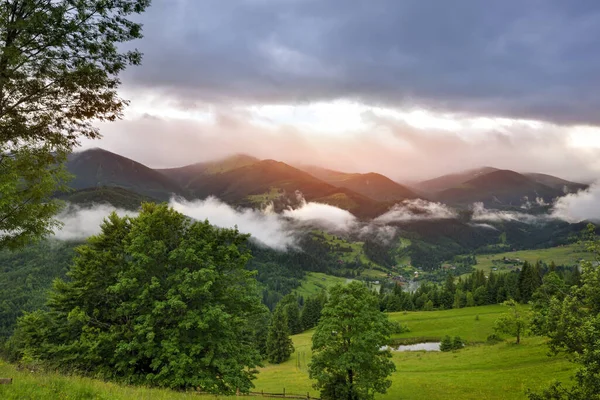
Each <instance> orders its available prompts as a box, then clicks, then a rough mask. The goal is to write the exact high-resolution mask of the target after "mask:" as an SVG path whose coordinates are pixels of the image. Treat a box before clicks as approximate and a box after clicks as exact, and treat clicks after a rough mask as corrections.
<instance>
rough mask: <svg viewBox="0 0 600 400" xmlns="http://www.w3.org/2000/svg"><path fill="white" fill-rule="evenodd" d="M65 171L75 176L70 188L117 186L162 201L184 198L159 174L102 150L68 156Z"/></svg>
mask: <svg viewBox="0 0 600 400" xmlns="http://www.w3.org/2000/svg"><path fill="white" fill-rule="evenodd" d="M67 170H68V171H69V172H70V173H72V174H73V175H75V178H74V179H73V180H72V181H71V182H70V186H71V187H72V188H73V189H87V188H92V187H101V186H111V187H115V186H116V187H121V188H124V189H127V190H129V191H132V192H135V193H138V194H141V195H144V196H149V197H152V198H154V199H157V200H161V201H163V200H168V199H169V198H170V197H171V195H172V194H178V195H185V191H184V190H183V189H182V188H181V186H180V185H178V184H177V183H176V182H174V181H172V180H171V179H169V178H168V177H166V176H165V175H163V174H161V173H160V172H157V171H155V170H153V169H151V168H148V167H146V166H145V165H143V164H140V163H138V162H136V161H133V160H131V159H129V158H126V157H123V156H120V155H118V154H115V153H111V152H110V151H106V150H103V149H91V150H86V151H82V152H79V153H73V154H71V155H70V156H69V159H68V161H67Z"/></svg>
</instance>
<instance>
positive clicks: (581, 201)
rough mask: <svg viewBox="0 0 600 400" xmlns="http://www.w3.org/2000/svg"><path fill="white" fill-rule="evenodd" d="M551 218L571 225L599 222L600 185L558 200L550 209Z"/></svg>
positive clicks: (594, 185)
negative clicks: (583, 222)
mask: <svg viewBox="0 0 600 400" xmlns="http://www.w3.org/2000/svg"><path fill="white" fill-rule="evenodd" d="M552 216H553V217H555V218H560V219H562V220H565V221H567V222H571V223H576V222H581V221H593V222H598V221H600V184H599V183H595V184H593V185H591V186H590V187H589V188H588V189H586V190H581V191H579V192H577V193H571V194H568V195H566V196H563V197H560V198H558V199H557V200H556V202H555V203H554V206H553V207H552Z"/></svg>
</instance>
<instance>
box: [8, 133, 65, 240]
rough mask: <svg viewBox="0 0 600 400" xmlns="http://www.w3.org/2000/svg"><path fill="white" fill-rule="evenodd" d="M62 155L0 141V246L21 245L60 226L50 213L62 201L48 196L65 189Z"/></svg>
mask: <svg viewBox="0 0 600 400" xmlns="http://www.w3.org/2000/svg"><path fill="white" fill-rule="evenodd" d="M62 159H64V154H56V155H53V154H50V153H49V151H48V149H47V148H27V147H21V148H16V147H14V146H11V145H10V144H7V143H4V144H2V143H0V232H2V234H1V235H0V248H9V249H15V248H18V247H22V246H24V245H25V244H27V243H28V242H31V241H33V240H34V239H37V238H39V237H42V236H45V235H47V234H49V233H51V232H52V231H53V229H54V228H57V227H58V226H60V224H59V223H58V221H56V220H54V219H53V218H52V217H53V216H54V215H55V214H56V213H57V212H58V211H59V210H60V208H61V202H60V201H58V200H48V197H49V196H50V195H51V194H52V193H53V192H54V191H55V190H65V189H66V186H65V182H66V179H67V177H68V174H67V173H66V172H65V170H64V167H63V166H62V164H61V163H60V160H62Z"/></svg>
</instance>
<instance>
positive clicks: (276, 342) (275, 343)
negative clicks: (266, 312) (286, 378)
mask: <svg viewBox="0 0 600 400" xmlns="http://www.w3.org/2000/svg"><path fill="white" fill-rule="evenodd" d="M285 307H286V306H285V305H281V304H280V305H279V306H278V307H276V308H275V312H274V313H273V317H272V318H271V325H270V326H269V334H268V336H267V359H268V360H269V362H272V363H274V364H280V363H282V362H284V361H287V360H288V359H289V358H290V355H291V354H292V353H293V352H294V345H293V343H292V339H290V330H289V327H288V318H287V314H286V312H285Z"/></svg>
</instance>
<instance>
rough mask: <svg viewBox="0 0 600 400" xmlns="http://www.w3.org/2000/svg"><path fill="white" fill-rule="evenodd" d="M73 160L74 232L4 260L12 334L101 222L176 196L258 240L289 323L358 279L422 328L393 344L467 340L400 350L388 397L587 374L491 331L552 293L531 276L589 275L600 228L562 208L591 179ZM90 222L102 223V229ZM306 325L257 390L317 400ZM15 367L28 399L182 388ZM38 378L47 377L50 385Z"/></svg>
mask: <svg viewBox="0 0 600 400" xmlns="http://www.w3.org/2000/svg"><path fill="white" fill-rule="evenodd" d="M67 166H68V169H69V172H70V173H71V174H73V175H75V176H76V178H75V179H74V180H73V183H72V187H73V191H71V192H62V193H57V194H56V197H57V198H59V199H61V200H63V201H65V202H66V204H67V205H68V208H66V209H65V211H64V212H63V214H61V216H60V218H63V221H64V223H65V226H64V228H63V229H64V230H67V231H69V232H71V234H70V235H71V236H68V237H69V239H67V240H65V239H61V237H62V236H60V235H57V238H50V239H47V240H45V241H42V242H39V243H37V244H32V245H29V246H27V247H25V248H23V249H21V250H19V251H16V252H9V251H0V288H3V290H2V291H1V293H2V294H1V295H0V305H2V308H1V309H0V336H2V337H3V338H4V339H6V338H8V337H9V336H10V334H11V333H12V332H13V329H14V327H15V323H16V321H17V318H19V317H20V316H21V315H23V314H24V313H26V312H32V311H35V310H38V309H42V310H46V309H48V306H47V305H46V300H47V297H46V296H47V293H48V290H49V289H50V288H51V286H52V281H53V280H54V279H55V278H61V279H69V278H68V276H67V275H66V272H67V271H68V269H69V266H70V265H71V263H72V257H73V256H74V255H75V254H76V250H75V249H76V248H77V247H78V246H80V245H82V244H84V243H85V240H86V238H87V236H89V235H90V234H93V233H94V232H96V231H94V229H97V227H96V228H94V227H93V226H91V227H90V226H89V224H90V223H92V224H98V223H99V221H101V218H104V217H106V216H107V213H108V212H109V211H110V210H111V209H114V210H117V211H118V213H119V215H125V214H129V215H131V216H132V217H135V216H136V215H138V213H139V210H140V205H141V204H142V203H145V202H163V203H164V202H168V204H169V205H170V206H172V207H175V208H177V207H179V208H180V209H181V210H183V212H184V213H185V212H188V211H189V212H190V214H188V215H190V216H193V218H194V219H199V220H203V219H208V220H209V221H210V222H211V223H213V224H215V225H217V226H219V227H222V228H230V227H234V226H237V227H239V229H240V232H241V233H248V234H249V238H250V240H249V241H248V242H247V244H246V245H245V248H247V250H248V251H249V253H250V254H251V255H252V258H251V259H250V260H249V261H248V263H247V264H246V269H247V270H250V271H255V272H254V273H255V275H254V276H255V279H256V280H257V281H258V285H259V286H258V287H259V291H260V293H261V296H262V304H263V305H265V306H266V307H267V308H268V310H270V311H271V312H272V313H274V312H275V311H276V310H277V309H279V308H281V307H283V308H285V309H286V310H288V311H286V312H289V313H291V314H289V316H288V318H298V320H300V318H301V317H302V321H304V316H302V315H303V314H302V313H304V312H305V310H306V309H307V307H308V304H309V303H310V302H312V303H310V304H314V302H315V301H323V300H322V299H324V298H326V296H327V294H326V293H327V292H328V291H330V290H331V288H332V287H334V286H335V285H343V286H346V285H348V284H349V283H350V282H354V281H358V282H364V284H365V285H366V286H367V287H368V288H369V289H370V290H371V291H373V292H375V293H378V298H379V299H378V302H379V308H380V309H381V310H382V311H385V312H387V315H388V316H389V319H390V320H391V321H395V322H399V323H401V324H402V326H404V327H405V328H406V329H407V330H408V331H406V332H402V333H396V334H394V335H392V339H393V340H395V343H408V344H410V343H419V342H420V341H427V342H431V341H436V342H437V341H440V340H441V339H442V338H443V337H444V336H446V335H449V336H451V337H455V336H459V337H460V338H461V339H462V340H464V341H465V342H466V343H467V346H466V347H465V348H464V349H461V350H459V351H455V352H451V353H443V352H442V353H438V352H425V353H422V352H394V353H393V362H394V364H395V365H396V366H397V372H396V373H394V374H393V375H392V376H391V379H392V382H393V385H392V389H391V390H390V391H389V392H388V393H387V394H386V395H384V396H378V397H377V398H381V399H386V398H390V399H392V398H398V397H407V398H416V399H419V398H423V399H426V398H427V399H429V398H439V397H440V396H443V395H444V394H447V395H451V396H452V397H454V398H458V397H460V398H507V399H512V398H514V399H520V398H523V396H524V390H525V389H526V388H530V389H533V390H535V389H536V388H541V387H545V386H547V384H549V382H550V381H551V379H550V378H551V377H553V378H559V379H563V380H567V379H568V377H569V376H570V374H572V371H573V367H572V365H571V364H569V363H568V362H567V361H566V360H564V359H563V358H553V359H551V358H549V357H547V351H548V350H547V346H546V339H544V338H542V337H526V338H525V339H524V340H523V345H521V346H515V345H513V344H511V343H510V340H509V339H508V338H506V337H504V338H502V339H501V340H500V342H498V343H496V342H490V343H488V337H490V335H492V334H494V332H495V331H494V324H495V321H496V319H497V318H498V317H499V316H500V315H502V314H503V313H504V312H505V311H506V307H505V306H502V305H499V304H497V303H501V302H503V301H504V300H506V299H510V298H512V297H515V296H517V297H518V296H524V294H523V293H524V292H523V290H530V291H533V290H535V288H537V287H538V286H539V284H540V283H535V284H533V285H534V286H533V287H532V288H531V289H529V288H524V287H523V284H522V283H521V281H522V280H523V279H526V278H524V275H525V272H524V271H523V270H524V269H526V268H535V271H537V273H538V274H540V277H541V276H544V275H546V274H548V273H549V272H550V269H551V268H554V269H556V271H557V272H558V273H559V274H560V276H561V279H564V280H565V282H577V279H579V278H578V277H577V276H576V275H577V274H576V273H575V272H573V271H574V269H577V268H579V267H578V266H579V265H580V263H581V262H582V261H584V260H587V261H593V260H594V256H593V255H592V254H590V253H588V252H585V251H584V249H583V248H582V247H581V246H580V245H578V244H576V243H575V242H574V240H575V239H576V238H577V237H579V236H578V235H580V234H581V232H582V230H583V229H584V227H585V225H586V223H587V222H583V221H582V222H580V223H573V222H568V221H564V220H562V219H560V218H557V217H553V216H552V212H553V211H552V209H551V207H550V206H548V203H552V202H554V201H555V199H556V198H559V197H560V195H561V193H562V195H564V191H565V190H566V191H568V190H584V189H585V187H586V186H585V185H579V184H574V183H572V182H568V181H564V180H561V179H559V178H555V177H551V176H546V175H535V174H518V173H516V172H513V171H503V170H498V169H494V168H482V169H479V170H474V171H467V172H465V173H464V174H454V175H450V176H444V177H440V178H437V179H434V180H431V181H426V182H422V183H421V184H419V185H415V186H414V188H415V189H414V190H412V189H410V188H409V187H408V186H403V185H401V184H400V183H396V182H394V181H392V180H391V179H389V178H387V177H385V176H383V175H380V174H375V173H367V174H357V173H344V172H340V171H333V170H328V169H323V168H319V167H314V166H299V168H296V167H292V166H290V165H287V164H285V163H282V162H278V161H274V160H259V159H257V158H254V157H251V156H246V155H236V156H232V157H228V158H226V159H223V160H220V161H214V162H205V163H198V164H193V165H190V166H186V167H182V168H173V169H166V170H153V169H151V168H148V167H146V166H143V165H142V164H139V163H136V162H135V161H133V160H128V159H125V158H123V157H121V156H118V155H115V154H113V153H110V152H107V151H104V150H100V149H94V150H88V151H85V152H83V153H81V154H77V155H73V156H72V157H71V160H70V162H69V163H68V164H67ZM417 193H419V194H417ZM534 196H536V197H535V200H534V201H533V202H531V201H530V199H532V198H534ZM102 213H104V214H102ZM90 215H94V219H93V221H94V222H86V221H88V220H89V221H92V220H91V219H90ZM73 224H75V225H73ZM89 228H92V229H91V230H90V229H89ZM265 233H267V234H268V235H267V236H263V235H265ZM263 238H265V239H263ZM528 265H530V266H531V267H527V266H528ZM479 271H481V272H479ZM484 274H485V275H484ZM529 293H530V294H529V295H528V296H530V295H531V293H532V292H529ZM316 299H320V300H316ZM522 299H523V301H524V302H526V301H527V299H526V298H525V297H522ZM294 310H295V311H294ZM417 310H420V311H417ZM294 315H295V316H294ZM261 318H262V317H261ZM265 318H266V317H265ZM269 318H270V317H269ZM307 318H308V317H307ZM264 321H268V319H265V320H264ZM257 323H258V320H257ZM265 323H266V322H265ZM312 326H314V325H312ZM257 329H259V331H261V330H260V329H262V332H264V329H266V326H263V327H262V328H257ZM290 331H291V332H292V333H295V334H294V335H293V336H292V340H293V343H294V349H295V350H294V352H293V353H292V354H291V355H290V357H289V360H288V361H285V362H283V363H281V364H270V363H267V364H266V365H265V366H264V367H262V368H260V369H259V374H258V378H257V379H256V380H255V381H254V385H255V387H256V390H258V391H265V392H279V391H281V390H282V389H283V387H281V383H282V382H285V389H286V391H287V392H288V393H296V392H298V393H307V392H309V393H311V394H312V395H317V392H315V391H314V389H313V388H312V383H311V381H310V380H309V378H308V370H307V365H308V364H309V363H310V360H311V350H310V346H311V335H312V334H313V331H314V329H312V328H311V327H310V326H304V327H301V326H300V325H294V326H292V325H290ZM297 332H301V333H297ZM3 371H6V372H4V373H5V374H10V375H11V376H14V377H16V378H15V379H17V380H19V382H20V383H19V385H22V386H14V387H15V388H18V390H17V391H16V392H11V393H13V394H14V393H20V394H23V393H36V391H40V392H39V393H45V392H44V391H55V393H62V392H61V391H63V390H64V391H74V393H83V394H81V396H84V394H85V393H90V396H92V397H91V398H96V397H94V396H97V397H98V398H101V396H104V395H105V394H106V393H110V396H111V398H119V396H122V397H123V398H124V397H127V396H146V397H147V398H149V399H154V398H157V399H160V398H165V397H164V396H169V393H170V392H165V391H161V390H156V389H135V388H127V387H122V386H119V385H114V384H108V383H101V382H99V381H93V380H89V379H86V378H75V377H73V378H67V377H59V376H56V375H52V374H45V375H40V377H39V378H33V375H32V376H26V375H23V372H21V371H16V370H14V366H12V365H9V364H3V365H1V366H0V374H1V373H3ZM36 381H38V382H39V381H41V382H46V383H44V384H43V385H42V386H41V387H39V388H34V387H32V386H31V384H32V383H33V382H36ZM442 387H443V389H440V388H442ZM0 390H5V389H3V388H2V387H0ZM440 390H442V391H440ZM138 391H141V392H138ZM142 393H143V394H142ZM500 393H501V394H502V395H500ZM13 394H11V395H13ZM77 396H79V395H75V397H74V398H78V397H77ZM176 396H181V398H187V396H188V395H186V394H184V393H181V394H177V395H176ZM195 396H196V397H198V395H195ZM7 398H11V397H7ZM199 398H202V396H200V397H199Z"/></svg>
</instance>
